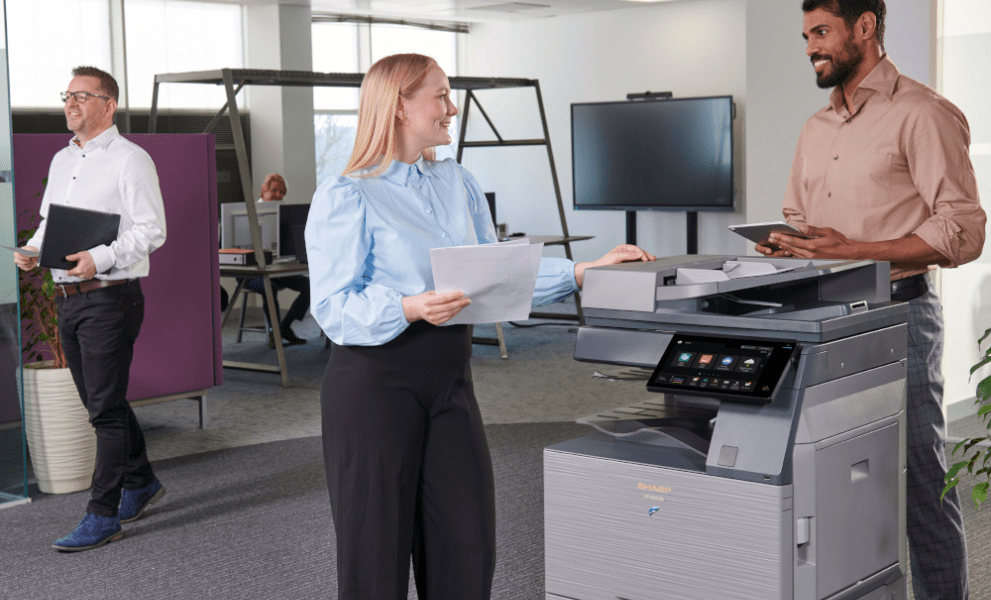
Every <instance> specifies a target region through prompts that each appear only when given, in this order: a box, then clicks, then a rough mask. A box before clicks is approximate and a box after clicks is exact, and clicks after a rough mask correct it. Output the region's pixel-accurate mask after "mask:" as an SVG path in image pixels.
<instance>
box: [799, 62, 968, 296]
mask: <svg viewBox="0 0 991 600" xmlns="http://www.w3.org/2000/svg"><path fill="white" fill-rule="evenodd" d="M969 146H970V130H969V129H968V126H967V119H966V118H965V117H964V115H963V113H962V112H960V109H958V108H957V107H956V106H954V105H953V104H952V103H950V101H949V100H947V99H946V98H943V97H942V96H940V95H939V94H937V93H936V91H935V90H933V89H932V88H930V87H929V86H926V85H924V84H922V83H920V82H918V81H915V80H914V79H911V78H909V77H905V76H904V75H902V74H901V73H899V72H898V68H897V67H895V64H894V63H893V62H891V59H889V58H888V57H887V56H885V57H884V58H883V59H882V60H881V62H880V63H879V64H878V65H877V66H876V67H874V70H872V71H871V72H870V74H868V75H867V77H865V78H864V80H863V82H861V84H860V86H859V87H858V88H857V90H856V91H855V92H854V94H853V109H852V111H850V110H847V107H846V104H845V102H844V100H843V91H842V89H841V88H840V87H839V86H837V87H836V88H835V89H833V92H832V94H831V95H830V97H829V106H827V107H825V108H823V109H822V110H820V111H819V112H817V113H816V114H814V115H812V117H811V118H810V119H809V120H808V121H806V123H805V127H803V128H802V134H801V136H800V137H799V140H798V149H797V150H796V151H795V161H794V163H792V167H791V175H790V177H789V178H788V189H787V190H786V192H785V199H784V208H783V210H782V212H783V213H784V216H785V219H787V220H788V222H790V223H793V224H799V223H806V224H809V225H814V226H816V227H832V228H833V229H835V230H837V231H839V232H840V233H842V234H843V235H845V236H846V237H848V238H850V239H852V240H855V241H861V242H877V241H883V240H893V239H900V238H904V237H908V236H910V235H911V234H913V233H914V234H915V235H917V236H919V237H920V238H922V240H923V241H925V242H926V243H927V244H929V245H930V246H932V247H933V248H934V249H935V250H936V251H937V252H939V253H940V254H942V255H943V256H945V257H946V258H947V260H949V261H950V263H951V264H950V265H949V266H953V267H956V266H959V265H962V264H964V263H967V262H970V261H972V260H974V259H975V258H977V257H979V256H980V255H981V249H982V248H983V247H984V225H985V223H986V221H987V216H986V215H985V213H984V210H983V209H982V208H981V204H980V200H979V199H978V195H977V179H976V178H975V176H974V166H973V165H972V164H971V162H970V155H969ZM930 268H935V267H934V266H930ZM926 270H927V269H926V268H925V267H919V266H918V265H899V264H892V265H891V278H892V279H893V280H894V279H901V278H903V277H910V276H912V275H916V274H919V273H924V272H926Z"/></svg>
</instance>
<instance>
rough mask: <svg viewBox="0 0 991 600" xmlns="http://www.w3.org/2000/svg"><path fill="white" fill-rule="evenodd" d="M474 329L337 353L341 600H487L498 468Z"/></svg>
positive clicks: (326, 424) (332, 487)
mask: <svg viewBox="0 0 991 600" xmlns="http://www.w3.org/2000/svg"><path fill="white" fill-rule="evenodd" d="M470 357H471V338H470V337H469V334H468V328H467V326H463V325H462V326H452V327H434V326H432V325H429V324H427V323H425V322H418V323H414V324H413V325H411V326H410V327H409V328H408V329H407V330H406V331H405V332H404V333H402V334H401V335H400V336H399V337H397V338H396V339H394V340H392V341H391V342H389V343H387V344H384V345H382V346H365V347H362V346H338V345H336V344H335V345H334V348H333V352H332V353H331V358H330V363H329V364H328V366H327V371H326V373H325V375H324V380H323V387H322V390H321V394H320V400H321V404H322V411H323V445H324V463H325V466H326V469H327V487H328V489H329V491H330V504H331V509H332V512H333V515H334V528H335V531H336V534H337V585H338V594H339V595H338V598H340V600H405V598H406V596H407V593H408V587H409V568H410V557H411V556H412V560H413V570H414V576H415V580H416V589H417V593H418V595H419V597H420V599H421V600H487V599H488V598H489V596H490V593H491V587H492V574H493V572H494V570H495V486H494V484H493V476H492V461H491V458H490V457H489V448H488V443H487V441H486V439H485V430H484V428H483V427H482V418H481V414H480V413H479V410H478V403H477V402H476V400H475V393H474V389H473V386H472V381H471V366H470V364H469V359H470Z"/></svg>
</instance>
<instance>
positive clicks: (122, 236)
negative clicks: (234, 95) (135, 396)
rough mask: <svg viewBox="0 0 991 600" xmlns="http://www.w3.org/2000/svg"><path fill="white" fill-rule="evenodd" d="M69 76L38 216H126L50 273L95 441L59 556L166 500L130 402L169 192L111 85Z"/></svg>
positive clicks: (91, 71) (98, 74)
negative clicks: (75, 522)
mask: <svg viewBox="0 0 991 600" xmlns="http://www.w3.org/2000/svg"><path fill="white" fill-rule="evenodd" d="M72 75H73V78H72V81H70V82H69V88H68V91H65V92H63V93H62V100H63V102H65V118H66V122H67V125H68V128H69V130H70V131H72V132H73V133H74V134H75V137H73V138H72V140H71V141H70V142H69V145H68V147H67V148H64V149H62V150H60V151H59V152H58V154H56V155H55V158H54V159H52V164H51V167H50V168H49V172H48V185H47V187H46V188H45V196H44V198H43V200H42V203H41V216H42V217H47V215H48V209H49V207H50V206H51V205H52V204H63V205H68V206H73V207H76V208H85V209H91V210H99V211H103V212H113V213H118V214H120V216H121V218H120V228H119V229H118V234H117V240H116V241H114V242H113V243H111V244H110V245H109V246H97V247H95V248H90V249H89V250H86V251H83V252H79V253H76V254H71V255H69V256H67V257H66V258H67V259H68V260H70V261H76V266H75V267H74V268H72V269H71V270H69V271H63V270H61V269H53V270H52V278H53V279H54V281H55V283H56V286H55V288H56V290H55V291H56V294H57V296H58V297H57V299H56V303H57V305H58V317H59V334H60V335H61V337H62V346H63V349H64V350H65V358H66V362H67V363H68V366H69V370H70V371H71V373H72V378H73V381H74V382H75V384H76V389H77V390H78V391H79V397H80V398H81V399H82V401H83V405H84V406H85V407H86V409H87V411H88V412H89V417H90V423H91V424H92V425H93V428H94V429H96V437H97V445H96V470H95V472H94V474H93V490H92V494H91V499H90V501H89V505H88V506H87V507H86V515H85V516H84V517H83V520H82V522H81V523H80V524H79V526H78V527H77V528H76V530H75V531H73V532H72V533H70V534H69V535H68V536H66V537H63V538H61V539H59V540H57V541H56V542H55V544H54V548H56V549H57V550H62V551H78V550H89V549H91V548H96V547H98V546H101V545H103V544H105V543H107V542H111V541H116V540H118V539H120V538H121V537H122V535H123V534H122V532H121V525H120V524H121V523H122V522H123V523H126V522H129V521H134V520H136V519H138V518H139V517H140V516H141V513H142V512H143V511H144V509H145V508H146V507H147V506H148V505H149V504H151V503H153V502H157V501H158V500H159V499H160V498H161V497H162V496H163V495H164V494H165V488H164V487H163V486H162V484H161V482H160V481H159V480H158V479H157V478H156V477H155V474H154V473H153V471H152V468H151V464H149V462H148V457H147V455H146V453H145V440H144V435H143V434H142V433H141V427H140V426H139V425H138V421H137V418H135V416H134V412H133V411H132V410H131V407H130V405H129V404H128V402H127V400H126V399H125V394H126V393H127V384H128V375H129V371H130V366H131V358H132V356H133V353H134V341H135V340H136V339H137V337H138V333H139V331H140V330H141V323H142V321H143V320H144V296H143V295H142V293H141V284H140V278H141V277H146V276H147V275H148V270H149V261H148V255H149V254H150V253H151V252H152V251H154V250H155V249H157V248H159V247H160V246H161V245H162V244H163V243H164V242H165V209H164V206H163V204H162V192H161V190H160V188H159V185H158V174H157V172H156V171H155V165H154V163H153V162H152V160H151V158H150V157H149V156H148V154H147V153H146V152H145V151H144V150H142V149H141V148H139V147H138V146H136V145H135V144H133V143H131V142H130V141H128V140H126V139H125V138H123V137H121V136H120V135H119V134H118V132H117V127H116V126H115V125H114V113H115V112H116V110H117V97H118V87H117V82H116V81H115V80H114V78H113V77H112V76H110V74H109V73H106V72H104V71H101V70H100V69H97V68H94V67H77V68H76V69H74V70H73V71H72ZM45 228H46V220H42V222H41V224H40V225H39V227H38V231H37V233H35V235H34V237H33V238H31V239H30V240H29V241H28V243H27V244H26V245H25V246H24V248H25V249H26V250H37V249H38V248H39V247H40V246H41V244H42V241H43V240H44V235H45ZM14 260H15V262H16V263H17V266H18V267H20V268H21V269H23V270H25V271H27V270H30V269H33V268H34V267H35V266H36V264H37V262H38V259H37V258H30V257H27V256H25V255H23V254H19V253H15V254H14Z"/></svg>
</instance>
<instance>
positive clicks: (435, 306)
mask: <svg viewBox="0 0 991 600" xmlns="http://www.w3.org/2000/svg"><path fill="white" fill-rule="evenodd" d="M469 304H471V300H469V299H468V298H465V295H464V292H445V293H443V294H438V293H437V292H435V291H433V290H431V291H429V292H423V293H422V294H419V295H416V296H406V297H405V298H403V314H404V315H406V320H407V321H409V322H410V323H413V322H415V321H426V322H428V323H430V324H431V325H440V324H441V323H446V322H447V321H450V320H451V319H452V318H454V315H456V314H458V313H459V312H461V309H462V308H464V307H466V306H468V305H469Z"/></svg>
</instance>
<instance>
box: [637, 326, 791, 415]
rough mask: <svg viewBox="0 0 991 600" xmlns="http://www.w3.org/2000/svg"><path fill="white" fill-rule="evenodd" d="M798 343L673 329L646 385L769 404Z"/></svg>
mask: <svg viewBox="0 0 991 600" xmlns="http://www.w3.org/2000/svg"><path fill="white" fill-rule="evenodd" d="M797 348H798V344H797V343H796V342H794V341H790V340H788V341H782V340H764V339H757V338H738V337H707V336H696V335H685V334H680V333H679V334H675V336H674V337H672V338H671V342H670V343H669V344H668V347H667V350H666V351H665V352H664V356H662V357H661V360H660V362H658V363H657V368H655V369H654V373H653V374H652V375H651V376H650V379H649V380H647V389H648V390H650V391H652V392H662V393H668V394H681V395H688V396H693V395H694V396H706V397H709V398H718V399H720V400H729V401H731V402H743V403H747V404H767V403H770V402H771V401H773V400H774V395H775V394H776V393H777V391H778V388H779V387H780V386H781V382H782V381H784V378H785V375H786V374H787V372H788V365H789V364H790V363H791V361H792V357H793V356H794V354H795V351H796V349H797Z"/></svg>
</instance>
